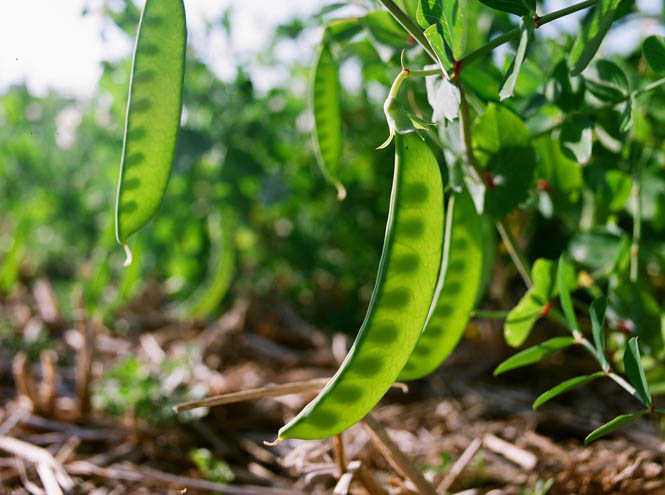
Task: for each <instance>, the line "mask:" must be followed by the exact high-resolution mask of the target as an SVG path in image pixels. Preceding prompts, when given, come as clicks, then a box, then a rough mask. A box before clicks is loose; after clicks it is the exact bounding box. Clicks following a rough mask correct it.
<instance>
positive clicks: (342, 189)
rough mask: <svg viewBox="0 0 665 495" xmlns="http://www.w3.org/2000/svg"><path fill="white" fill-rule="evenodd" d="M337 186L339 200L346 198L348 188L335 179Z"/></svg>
mask: <svg viewBox="0 0 665 495" xmlns="http://www.w3.org/2000/svg"><path fill="white" fill-rule="evenodd" d="M335 187H336V188H337V200H338V201H344V199H346V188H345V187H344V185H343V184H342V183H341V182H337V181H335Z"/></svg>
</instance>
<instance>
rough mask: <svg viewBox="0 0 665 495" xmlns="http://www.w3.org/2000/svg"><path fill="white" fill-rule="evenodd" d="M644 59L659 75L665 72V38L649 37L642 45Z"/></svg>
mask: <svg viewBox="0 0 665 495" xmlns="http://www.w3.org/2000/svg"><path fill="white" fill-rule="evenodd" d="M642 53H643V54H644V58H645V59H646V61H647V64H649V67H651V70H652V71H654V72H655V73H657V74H662V73H664V72H665V38H663V37H662V36H649V37H648V38H647V39H645V40H644V44H643V45H642Z"/></svg>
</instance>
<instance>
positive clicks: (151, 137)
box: [115, 0, 187, 264]
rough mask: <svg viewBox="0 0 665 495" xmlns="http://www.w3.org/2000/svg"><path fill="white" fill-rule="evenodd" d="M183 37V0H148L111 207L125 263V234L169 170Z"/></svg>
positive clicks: (143, 218)
mask: <svg viewBox="0 0 665 495" xmlns="http://www.w3.org/2000/svg"><path fill="white" fill-rule="evenodd" d="M186 42H187V27H186V25H185V7H184V5H183V3H182V0H147V1H146V3H145V7H144V8H143V13H142V14H141V21H140V22H139V29H138V34H137V36H136V47H135V50H134V62H133V64H132V75H131V79H130V82H129V99H128V102H127V119H126V121H125V138H124V144H123V149H122V162H121V165H120V178H119V180H118V194H117V199H116V210H115V215H116V221H115V229H116V238H117V240H118V242H120V243H121V244H123V245H124V246H125V251H126V252H127V261H126V262H125V264H129V263H130V262H131V253H130V251H129V248H128V247H127V238H128V237H129V236H130V235H131V234H133V233H134V232H136V231H137V230H139V229H140V228H141V227H142V226H143V225H145V223H146V222H147V221H148V220H149V219H150V217H151V216H152V215H153V213H154V212H155V210H156V209H157V207H158V206H159V203H160V202H161V201H162V197H163V196H164V191H165V189H166V185H167V183H168V181H169V176H170V175H171V167H172V165H173V158H174V155H175V148H176V140H177V136H178V128H179V126H180V113H181V110H182V86H183V79H184V74H185V47H186Z"/></svg>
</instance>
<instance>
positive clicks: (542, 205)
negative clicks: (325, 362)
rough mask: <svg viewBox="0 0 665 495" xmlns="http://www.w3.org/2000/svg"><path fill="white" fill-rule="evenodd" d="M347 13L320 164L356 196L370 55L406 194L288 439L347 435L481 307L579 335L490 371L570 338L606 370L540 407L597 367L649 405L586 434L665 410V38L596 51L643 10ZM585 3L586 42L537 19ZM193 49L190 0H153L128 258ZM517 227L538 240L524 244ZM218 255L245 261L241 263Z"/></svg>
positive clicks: (167, 144)
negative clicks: (499, 304)
mask: <svg viewBox="0 0 665 495" xmlns="http://www.w3.org/2000/svg"><path fill="white" fill-rule="evenodd" d="M368 3H369V2H368ZM343 7H345V4H344V3H340V4H332V5H329V6H327V7H325V8H324V9H323V10H322V11H321V12H320V13H319V15H318V16H317V20H318V21H320V24H321V25H322V27H323V29H322V33H323V34H322V38H321V43H320V45H319V47H318V50H317V55H316V59H315V61H314V63H313V69H312V76H311V109H312V113H313V133H312V134H313V143H314V151H315V155H316V160H317V162H318V164H319V168H320V171H321V173H322V174H323V176H324V177H325V178H326V179H327V180H328V181H329V182H330V183H331V184H332V185H333V186H334V187H335V188H336V190H337V196H338V198H339V199H340V200H343V199H344V198H345V197H346V196H347V187H346V186H347V184H345V176H346V169H345V167H344V163H345V153H347V150H346V149H345V146H344V135H345V121H344V112H343V107H344V88H343V85H342V84H341V82H340V67H341V65H342V64H343V63H344V62H345V61H346V60H349V59H355V60H360V61H361V62H362V64H363V71H367V75H366V79H369V80H373V82H374V83H377V84H378V86H379V87H380V88H381V91H382V93H383V94H387V97H386V99H385V102H384V104H383V112H384V114H385V118H386V121H387V132H388V138H387V139H386V141H385V142H384V143H383V144H380V145H379V146H378V147H379V148H386V147H389V146H393V147H394V150H395V161H394V175H393V184H392V192H391V196H390V205H389V212H388V217H387V224H386V230H385V238H384V244H383V251H382V253H381V257H380V261H379V266H378V273H377V277H376V282H375V284H374V289H373V292H372V296H371V300H370V303H369V307H368V309H367V313H366V316H365V319H364V322H363V323H362V325H361V327H360V330H359V331H358V333H357V336H356V339H355V342H354V343H353V346H352V347H351V349H350V351H349V353H348V355H347V357H346V359H345V360H344V362H343V363H342V365H341V366H340V368H339V370H338V371H337V373H336V374H335V375H334V376H333V378H332V379H331V380H330V381H329V382H328V383H327V385H326V386H325V387H324V388H323V390H322V391H321V392H320V393H319V394H318V396H317V397H316V398H315V399H314V400H313V401H312V402H310V403H309V404H308V405H307V406H306V407H305V408H304V409H303V410H302V411H301V412H300V414H298V415H297V416H296V417H295V418H293V419H292V420H291V421H290V422H289V423H288V424H286V425H285V426H284V427H283V428H282V429H281V430H280V431H279V438H280V439H284V438H301V439H322V438H327V437H330V436H333V435H336V434H339V433H340V432H342V431H343V430H345V429H347V428H349V427H350V426H352V425H353V424H355V423H356V422H358V421H360V420H361V419H362V418H363V417H364V416H365V415H366V414H367V413H368V412H369V411H370V410H371V409H372V408H373V407H374V406H375V405H376V404H377V402H378V401H379V400H380V399H381V397H382V396H383V395H384V394H385V393H386V391H387V390H388V389H389V388H390V387H391V386H392V385H393V383H394V382H395V381H396V380H415V379H418V378H421V377H424V376H426V375H428V374H429V373H431V372H432V371H434V370H435V369H436V368H437V367H438V366H439V365H440V364H441V363H442V362H443V361H444V360H445V359H446V357H447V356H448V355H449V354H450V353H451V352H452V351H453V349H454V348H455V346H456V344H457V343H458V341H459V340H460V338H461V336H462V334H463V332H464V329H465V327H466V326H467V324H468V322H469V320H470V318H471V317H480V318H483V317H485V318H500V319H503V320H504V336H505V340H506V342H507V343H508V344H509V345H510V346H513V347H520V346H522V345H523V344H524V343H525V341H526V340H527V338H529V336H530V334H531V331H532V329H533V328H534V326H535V324H536V323H537V322H538V321H539V320H540V319H542V318H547V319H549V320H551V321H552V322H553V323H554V325H553V326H550V328H559V329H560V330H562V331H563V333H564V334H565V336H554V337H552V338H549V339H548V340H545V341H544V342H542V343H540V344H537V345H535V346H533V347H529V348H527V349H526V350H522V351H521V352H519V353H517V354H515V355H513V356H512V357H510V358H509V359H507V360H506V361H504V362H503V363H502V364H500V365H499V366H498V367H497V368H496V370H495V374H500V373H504V372H508V371H510V370H512V369H515V368H518V367H522V366H527V365H530V364H534V363H536V362H538V361H540V360H542V359H545V358H547V357H549V356H551V355H553V354H555V353H558V352H560V351H563V350H564V349H566V348H568V347H572V346H579V347H580V348H583V349H585V350H586V351H587V352H588V353H589V354H590V355H591V357H592V358H593V359H594V360H595V361H596V362H597V363H598V366H599V371H597V372H596V373H593V374H589V375H583V376H579V377H574V378H571V379H569V380H566V381H565V382H563V383H561V384H559V385H556V386H555V387H553V388H551V389H550V390H548V391H546V392H544V393H543V394H542V395H541V396H540V397H538V398H537V399H536V400H535V402H534V404H533V407H534V408H537V407H539V406H541V405H542V404H543V403H545V402H547V401H548V400H550V399H552V398H554V397H556V396H558V395H560V394H562V393H564V392H567V391H570V390H572V389H574V388H577V387H580V386H583V385H585V384H588V383H590V382H591V381H593V380H597V379H602V378H609V379H611V380H613V381H614V382H615V383H616V384H617V385H618V386H619V387H620V388H622V389H623V390H624V391H625V392H627V393H629V394H630V395H632V396H633V397H634V398H635V399H636V401H637V402H639V403H641V408H640V409H638V410H637V411H636V412H632V413H628V414H622V415H619V416H617V417H616V418H614V419H613V420H611V421H609V422H608V423H606V424H605V425H604V426H602V427H600V428H598V429H597V430H595V431H593V432H591V433H590V434H589V435H588V437H587V438H586V442H587V443H588V442H591V441H593V440H595V439H596V438H598V437H600V436H602V435H605V434H607V433H609V432H611V431H613V430H615V429H617V428H619V427H621V426H623V425H625V424H627V423H630V422H631V421H634V420H635V419H637V418H639V417H640V416H643V415H645V414H648V413H654V412H657V413H661V414H662V413H665V410H663V409H660V408H658V407H656V406H655V405H654V403H653V400H652V393H654V394H655V393H658V392H660V391H661V390H664V389H665V388H664V387H665V366H664V365H663V357H665V345H664V343H663V330H664V329H665V328H664V327H665V324H664V323H663V321H665V313H664V310H663V307H662V302H659V301H662V300H663V292H664V287H665V278H664V276H663V274H664V273H665V243H664V242H663V239H664V237H663V234H664V233H665V207H663V205H665V156H664V155H663V153H662V150H661V147H660V145H659V143H660V139H659V138H661V137H662V136H661V135H660V134H661V131H660V129H662V128H663V127H662V125H660V124H663V121H664V120H665V114H663V113H662V112H660V111H659V110H658V108H659V104H660V103H662V101H663V98H664V97H665V95H664V94H663V93H662V88H661V86H662V85H663V84H664V83H665V78H660V79H659V78H658V76H660V75H664V74H665V40H664V39H663V38H661V37H657V36H650V37H648V38H647V39H646V40H644V41H643V43H642V45H641V47H640V49H638V50H636V51H635V52H634V53H633V54H631V55H630V56H627V57H624V58H621V57H611V58H601V57H600V56H599V55H598V52H599V49H601V48H602V42H603V39H604V38H605V36H606V35H607V33H608V32H609V31H610V30H611V28H612V26H613V25H615V24H619V23H622V22H625V21H626V20H629V19H631V18H632V17H635V16H640V15H641V13H640V12H639V11H638V10H637V8H636V6H635V4H634V2H631V1H630V0H586V1H583V2H580V3H577V4H574V5H571V6H569V7H566V8H563V9H561V10H557V11H554V12H548V13H543V12H540V11H539V6H538V5H537V4H536V2H535V0H481V1H476V0H456V1H451V2H447V1H446V2H444V1H443V0H395V1H393V0H380V1H379V2H378V3H376V4H374V5H369V6H367V7H366V8H365V10H364V12H363V13H362V14H361V15H354V16H352V17H343V16H341V15H340V14H339V12H344V10H343ZM356 8H357V6H356ZM575 13H580V14H578V15H581V16H582V18H581V25H580V27H579V32H578V34H577V36H576V37H575V38H574V39H573V38H569V37H566V36H562V39H561V40H551V39H543V38H542V36H541V35H540V32H539V28H541V27H542V26H544V25H546V24H548V23H552V22H555V21H557V20H559V19H561V18H564V17H566V16H569V15H572V14H575ZM185 44H186V32H185V17H184V6H183V3H182V0H159V1H157V0H147V1H146V4H145V8H144V11H143V14H142V17H141V21H140V26H139V31H138V35H137V40H136V50H135V54H134V63H133V69H132V78H131V82H130V90H129V92H130V96H129V103H128V106H127V120H126V127H125V140H124V148H123V159H122V165H121V171H120V179H119V185H118V196H117V206H116V235H117V239H118V241H119V242H120V243H122V244H123V245H125V249H126V251H127V255H128V262H129V261H131V252H130V251H129V248H128V246H127V238H128V236H129V235H131V234H132V233H134V232H135V231H137V230H138V229H139V228H140V227H141V226H142V225H144V224H145V223H146V222H147V221H148V220H149V218H150V217H151V216H152V215H153V214H154V212H155V211H156V209H157V207H158V206H159V203H160V201H161V199H162V196H163V194H164V190H165V188H166V185H167V182H168V178H169V175H170V169H171V164H172V162H173V156H174V150H175V146H176V136H177V130H178V126H179V120H180V112H181V105H182V103H181V102H182V97H181V96H182V81H183V74H184V58H185ZM503 45H509V46H510V50H508V52H505V53H509V55H508V56H507V57H506V60H505V63H503V65H502V69H500V68H499V66H501V64H500V63H498V62H497V60H498V57H496V56H495V54H494V53H493V52H494V50H495V49H497V48H499V47H501V46H503ZM513 52H514V53H513ZM384 64H387V65H389V66H391V67H394V68H395V78H394V80H392V81H390V80H385V78H383V77H382V76H381V72H380V71H376V70H375V69H376V67H377V65H384ZM372 74H376V75H375V76H372ZM222 111H223V109H222ZM377 144H379V143H377ZM516 227H520V228H521V229H522V230H523V231H526V233H527V235H530V236H531V243H530V247H529V249H530V252H529V253H528V256H527V253H523V252H522V250H521V247H520V243H519V242H518V239H517V238H516V235H515V234H514V230H515V228H516ZM497 232H498V237H500V239H501V241H502V244H503V246H505V249H506V250H507V252H508V254H509V256H510V258H511V260H512V262H513V264H514V267H515V269H516V271H517V273H518V274H519V276H520V277H521V279H522V281H523V283H524V286H525V288H524V292H525V293H524V295H523V297H522V298H521V299H520V300H519V302H518V303H517V305H516V306H515V307H514V308H512V309H510V310H509V311H502V310H499V311H497V310H485V309H482V308H479V307H478V306H479V305H480V304H481V303H482V301H483V296H484V293H485V290H486V288H487V286H488V282H489V279H490V277H491V273H492V265H493V263H494V259H495V257H496V256H495V254H496V253H495V251H496V250H495V248H496V246H497V235H496V233H497ZM522 236H523V237H525V235H524V233H523V234H522ZM530 259H535V262H534V263H533V266H532V267H531V266H530V264H531V263H530V261H529V260H530ZM223 260H226V261H223ZM223 260H222V262H223V263H227V264H232V263H233V256H226V257H224V258H223ZM223 273H226V274H228V273H229V271H228V270H223ZM229 278H230V276H226V275H225V276H224V277H223V280H221V281H220V282H219V284H218V285H219V290H218V291H217V292H220V291H222V292H223V291H224V290H225V288H226V286H228V279H229ZM557 298H558V301H557ZM215 300H219V297H216V298H215ZM559 307H560V308H561V309H558V308H559ZM578 316H580V318H579V319H578ZM581 316H583V318H582V317H581ZM580 321H581V322H582V325H580V323H579V322H580Z"/></svg>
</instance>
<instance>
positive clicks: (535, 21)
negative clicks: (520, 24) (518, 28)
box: [533, 15, 543, 29]
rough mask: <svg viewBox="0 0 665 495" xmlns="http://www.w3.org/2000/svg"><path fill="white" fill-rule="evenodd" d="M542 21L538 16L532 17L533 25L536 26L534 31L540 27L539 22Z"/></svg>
mask: <svg viewBox="0 0 665 495" xmlns="http://www.w3.org/2000/svg"><path fill="white" fill-rule="evenodd" d="M542 20H543V18H542V17H540V16H539V15H536V16H533V23H534V24H535V25H536V29H538V28H539V27H540V26H542V24H541V23H540V21H542Z"/></svg>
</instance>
